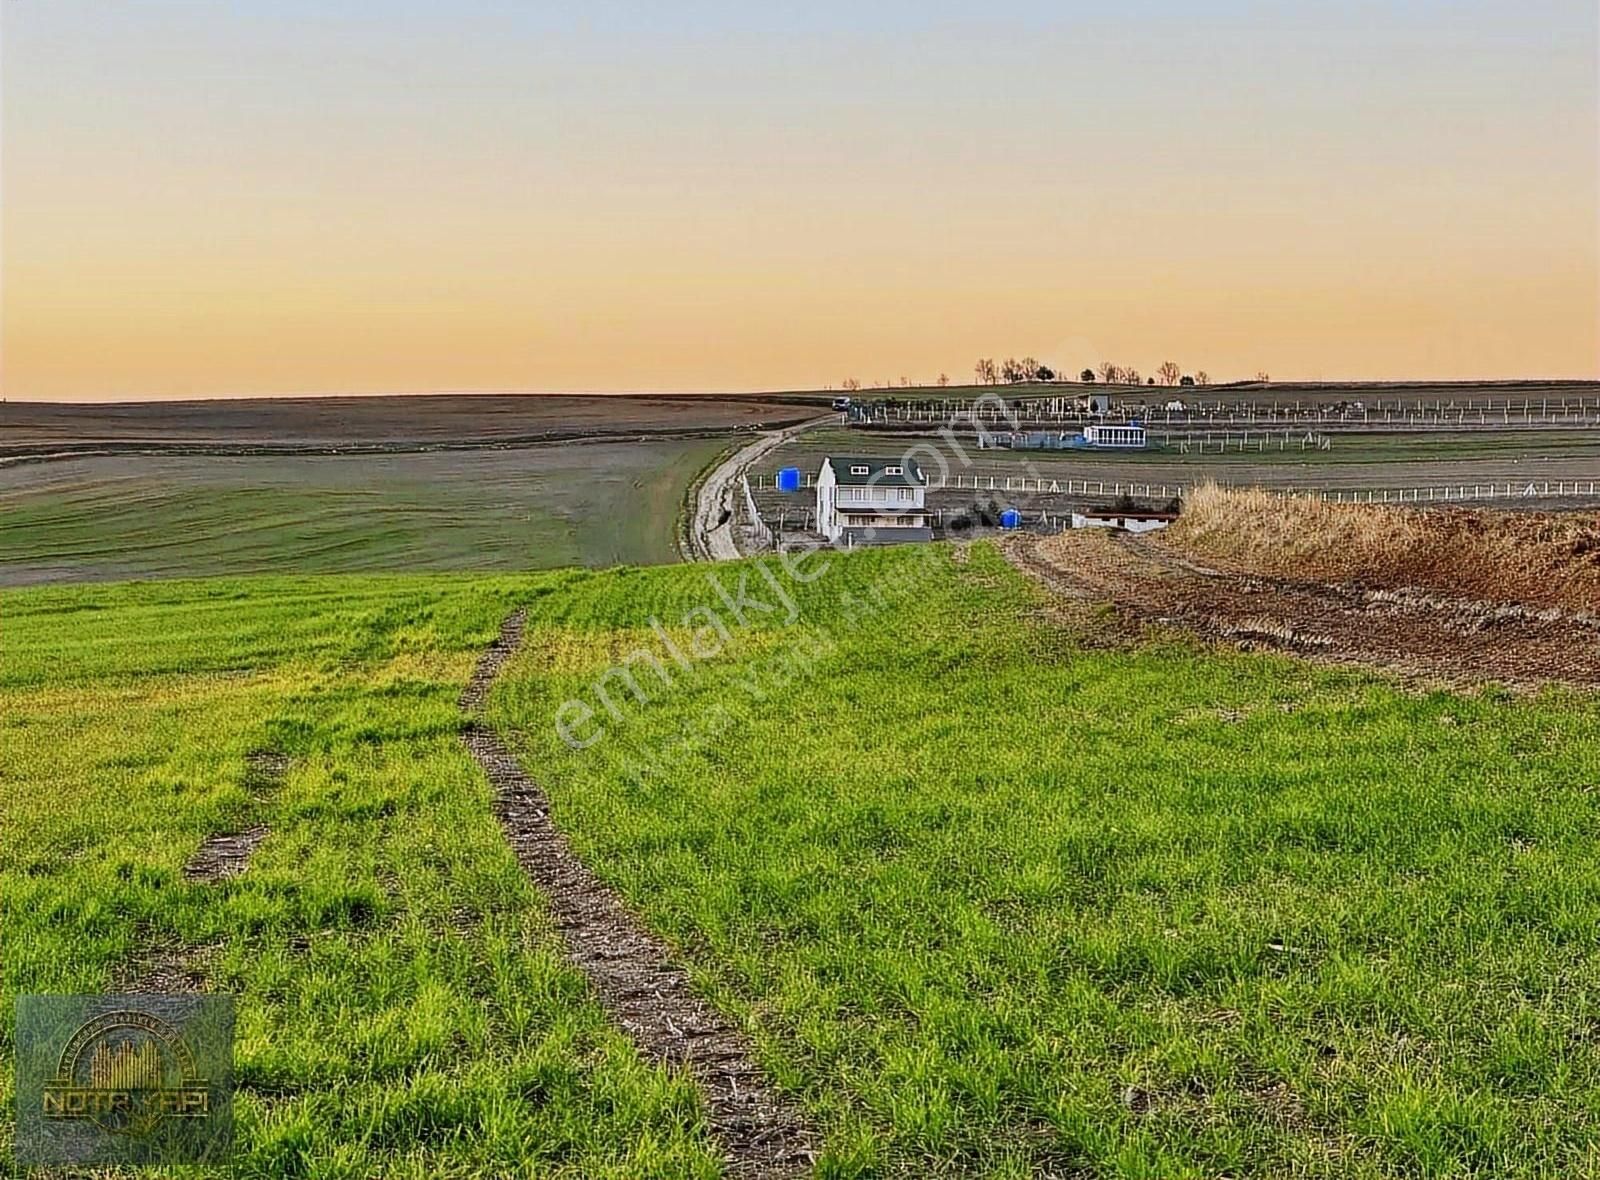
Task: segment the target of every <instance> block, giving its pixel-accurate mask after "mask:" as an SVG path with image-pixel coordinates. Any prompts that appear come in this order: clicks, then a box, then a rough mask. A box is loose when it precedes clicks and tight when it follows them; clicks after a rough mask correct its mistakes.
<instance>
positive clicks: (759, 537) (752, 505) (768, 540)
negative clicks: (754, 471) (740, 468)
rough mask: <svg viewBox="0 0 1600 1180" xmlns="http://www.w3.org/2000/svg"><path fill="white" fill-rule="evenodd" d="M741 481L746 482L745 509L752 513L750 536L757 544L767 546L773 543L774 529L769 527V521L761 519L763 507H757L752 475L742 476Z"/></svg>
mask: <svg viewBox="0 0 1600 1180" xmlns="http://www.w3.org/2000/svg"><path fill="white" fill-rule="evenodd" d="M740 482H741V483H743V484H744V506H745V511H747V512H748V513H749V514H750V536H751V539H752V540H754V541H755V542H756V544H758V545H760V546H762V547H766V546H769V545H771V544H772V530H771V529H769V528H768V527H767V522H766V521H764V520H762V519H761V509H759V508H757V507H756V497H755V493H754V492H752V491H751V490H750V477H749V476H748V475H745V476H741V477H740Z"/></svg>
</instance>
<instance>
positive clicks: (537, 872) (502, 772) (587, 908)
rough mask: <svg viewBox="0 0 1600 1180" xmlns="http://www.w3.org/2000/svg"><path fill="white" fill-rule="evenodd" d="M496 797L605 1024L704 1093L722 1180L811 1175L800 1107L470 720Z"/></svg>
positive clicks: (507, 648) (487, 663) (519, 620)
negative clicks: (774, 1085)
mask: <svg viewBox="0 0 1600 1180" xmlns="http://www.w3.org/2000/svg"><path fill="white" fill-rule="evenodd" d="M525 618H526V615H525V612H523V611H517V612H516V613H515V614H513V615H511V616H510V617H509V618H507V619H506V621H505V623H504V625H503V626H502V628H501V632H500V638H499V639H498V640H497V641H496V642H495V643H494V644H493V646H491V647H490V648H489V649H488V650H487V651H485V652H484V654H483V657H482V658H481V659H480V660H479V662H478V667H477V670H476V671H475V672H474V673H473V676H472V680H471V682H470V683H469V684H468V685H467V688H466V691H465V692H463V693H462V696H461V706H462V708H463V710H465V711H466V712H468V713H469V714H471V713H473V712H475V711H476V710H477V709H479V708H480V707H481V706H482V704H483V701H484V698H485V697H486V696H487V695H488V692H489V688H490V685H491V684H492V682H493V680H494V677H495V675H496V674H497V673H498V672H499V670H500V668H501V667H502V666H503V665H504V664H505V662H506V660H507V659H509V658H510V657H511V655H512V654H513V653H514V652H515V651H516V649H517V647H518V645H519V644H520V643H521V642H522V630H523V624H524V622H525ZM462 741H463V742H465V744H466V747H467V749H468V750H470V751H471V752H472V756H473V757H474V758H476V759H477V760H478V764H479V765H480V766H482V767H483V770H484V773H485V774H486V775H487V776H488V778H489V782H490V784H491V785H492V786H493V787H494V795H495V814H496V815H497V816H498V817H499V819H500V823H501V825H502V826H503V827H504V828H505V832H506V839H507V840H508V841H509V842H510V844H511V847H512V848H513V849H514V850H515V851H516V854H517V859H518V861H520V862H521V864H522V867H523V870H524V871H525V872H526V873H527V874H528V876H529V877H530V878H532V880H533V882H534V884H536V885H537V886H538V887H539V889H540V890H541V891H542V892H543V893H544V895H545V897H546V898H547V899H548V901H549V905H550V912H551V915H552V917H553V918H554V919H555V922H556V926H557V928H558V929H559V930H560V931H561V936H562V939H563V940H564V941H565V943H566V950H567V957H568V958H569V959H570V961H571V962H572V963H573V964H574V965H575V966H577V967H578V969H579V970H581V971H582V972H583V973H584V975H586V976H587V977H588V979H589V983H590V985H591V986H592V987H593V989H594V991H595V994H596V996H597V997H598V998H599V1000H600V1002H601V1004H602V1005H604V1006H605V1009H606V1011H607V1012H608V1013H610V1015H611V1017H612V1019H613V1020H615V1021H616V1022H617V1024H619V1025H620V1026H621V1027H622V1028H623V1030H624V1031H626V1032H627V1034H628V1035H629V1036H630V1037H631V1038H632V1039H633V1041H634V1043H635V1044H637V1045H638V1046H639V1047H640V1049H642V1050H643V1051H644V1052H645V1053H646V1054H648V1055H649V1056H651V1057H653V1058H655V1059H656V1060H658V1061H665V1062H668V1063H671V1064H673V1065H678V1066H683V1067H686V1068H687V1069H688V1070H689V1072H690V1073H691V1075H692V1076H693V1077H694V1079H695V1081H696V1082H697V1083H698V1084H699V1086H700V1088H701V1091H702V1093H703V1094H704V1095H705V1100H706V1106H707V1109H708V1121H709V1123H710V1127H711V1132H712V1134H713V1135H715V1136H716V1137H717V1139H718V1141H719V1142H720V1143H721V1145H722V1147H723V1150H724V1153H725V1155H726V1161H727V1165H728V1174H729V1175H730V1176H740V1177H784V1176H803V1175H806V1174H808V1173H809V1172H810V1170H811V1166H812V1162H813V1160H814V1159H815V1155H816V1146H817V1143H818V1137H817V1135H816V1134H815V1132H814V1131H813V1130H812V1129H811V1128H810V1127H809V1126H808V1125H807V1123H806V1121H805V1119H804V1117H803V1115H802V1114H801V1112H800V1111H799V1109H798V1108H797V1107H796V1106H795V1105H794V1104H793V1103H791V1102H789V1101H788V1100H787V1099H785V1098H784V1097H783V1096H781V1095H779V1094H778V1093H776V1092H775V1091H773V1090H772V1089H771V1088H770V1087H769V1086H768V1085H767V1082H766V1079H765V1077H764V1076H763V1075H762V1072H761V1069H760V1067H759V1066H757V1065H756V1064H755V1060H754V1052H753V1047H752V1046H751V1044H750V1041H749V1039H748V1038H747V1037H745V1036H744V1034H743V1033H741V1032H740V1031H739V1030H738V1029H736V1028H735V1027H734V1026H733V1025H732V1024H731V1023H730V1022H729V1021H728V1020H727V1019H726V1018H725V1017H724V1016H723V1015H722V1014H721V1013H719V1012H718V1011H716V1009H714V1008H712V1007H711V1006H710V1005H709V1004H707V1003H706V1002H705V1001H704V1000H702V999H701V998H700V997H699V996H697V995H696V994H695V993H694V990H693V988H692V987H691V986H690V983H689V978H688V976H687V975H686V974H685V972H684V971H683V969H682V968H681V967H679V966H678V965H677V964H675V963H674V962H673V961H672V952H671V950H670V949H669V948H668V947H667V945H666V944H665V943H663V942H662V941H661V940H660V939H658V938H657V937H655V936H654V935H653V934H651V933H650V932H649V931H648V930H647V929H646V928H645V927H644V925H643V924H642V923H641V922H640V921H639V920H638V919H637V918H636V917H635V916H634V915H633V914H632V913H631V912H630V911H629V910H628V908H627V906H626V905H625V904H624V903H623V901H622V899H621V898H620V897H618V896H617V894H616V893H614V892H613V891H612V890H610V889H609V888H607V887H606V886H605V885H603V884H601V882H600V881H599V880H598V879H597V878H596V877H595V876H594V874H593V873H591V872H590V871H589V870H588V869H587V868H586V867H585V866H584V865H583V863H582V862H581V861H580V860H579V859H578V858H577V856H576V855H574V854H573V851H572V849H571V847H570V846H569V845H568V843H567V840H566V838H565V837H564V836H563V835H562V834H561V832H560V831H558V830H557V829H556V827H555V825H554V824H553V823H552V822H551V820H550V806H549V802H548V801H547V800H546V798H545V796H544V792H543V791H541V790H540V789H539V788H538V787H537V786H536V785H535V784H534V783H533V782H532V781H531V780H530V779H529V778H528V777H527V776H526V775H525V774H524V773H523V772H522V768H521V766H520V765H518V763H517V760H516V759H515V758H514V757H512V755H511V753H510V751H508V750H507V749H506V748H505V746H504V745H503V744H502V743H501V742H500V739H499V738H498V737H496V736H495V734H494V733H493V732H492V731H490V730H489V729H488V728H486V727H485V726H482V725H480V724H478V723H477V722H475V721H474V722H471V723H469V724H468V726H467V728H466V730H465V732H464V733H463V734H462Z"/></svg>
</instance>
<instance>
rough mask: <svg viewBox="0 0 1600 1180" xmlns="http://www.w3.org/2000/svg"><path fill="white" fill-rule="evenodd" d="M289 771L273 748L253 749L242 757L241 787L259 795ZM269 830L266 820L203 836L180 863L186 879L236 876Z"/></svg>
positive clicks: (210, 880)
mask: <svg viewBox="0 0 1600 1180" xmlns="http://www.w3.org/2000/svg"><path fill="white" fill-rule="evenodd" d="M288 772H289V759H288V758H287V757H286V756H284V755H283V754H280V753H278V752H277V751H275V750H254V751H252V752H251V753H250V754H249V755H248V756H247V757H246V759H245V787H246V789H248V790H249V791H250V793H251V795H253V796H256V797H257V798H259V797H260V796H262V795H266V794H269V793H271V792H272V791H275V790H277V789H278V787H280V786H282V785H283V778H284V775H286V774H287V773H288ZM270 831H271V829H270V828H268V827H267V825H266V824H252V825H251V826H250V827H248V828H245V829H243V830H242V831H238V832H218V833H216V834H215V835H211V836H207V837H206V838H205V840H204V841H203V842H202V843H201V845H200V847H199V848H197V849H196V850H195V853H194V855H193V856H191V857H190V858H189V863H188V864H186V865H184V866H183V875H184V878H185V879H186V880H189V881H200V882H204V883H214V882H217V881H226V880H228V879H229V878H230V877H237V876H238V875H239V874H240V873H242V872H244V871H245V869H247V868H249V867H250V854H251V853H253V852H254V851H255V850H256V847H257V846H258V845H259V844H260V843H261V841H263V840H265V839H266V838H267V835H268V833H269V832H270Z"/></svg>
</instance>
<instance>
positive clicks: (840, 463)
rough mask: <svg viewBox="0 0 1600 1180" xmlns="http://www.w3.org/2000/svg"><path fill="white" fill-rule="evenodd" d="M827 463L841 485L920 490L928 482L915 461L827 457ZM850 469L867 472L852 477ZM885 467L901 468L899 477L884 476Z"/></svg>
mask: <svg viewBox="0 0 1600 1180" xmlns="http://www.w3.org/2000/svg"><path fill="white" fill-rule="evenodd" d="M827 461H828V462H829V463H832V464H833V476H834V478H835V479H837V480H838V481H839V482H840V483H843V484H851V485H858V484H871V485H873V486H874V487H885V488H893V487H903V488H920V487H922V486H923V485H925V484H926V483H927V482H928V481H927V479H926V478H925V477H924V476H923V474H922V468H920V467H918V466H917V461H916V460H915V459H863V458H860V457H859V456H857V457H855V458H848V457H842V456H839V455H829V456H828V458H827ZM852 467H865V468H866V469H867V470H866V472H865V473H864V474H861V475H852V474H851V472H850V469H851V468H852ZM886 467H899V468H902V469H903V470H902V473H901V474H900V475H885V474H884V469H885V468H886Z"/></svg>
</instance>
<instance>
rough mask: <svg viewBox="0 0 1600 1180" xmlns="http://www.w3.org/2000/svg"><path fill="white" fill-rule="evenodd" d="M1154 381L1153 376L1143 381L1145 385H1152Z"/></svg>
mask: <svg viewBox="0 0 1600 1180" xmlns="http://www.w3.org/2000/svg"><path fill="white" fill-rule="evenodd" d="M1155 383H1156V379H1155V378H1154V377H1152V378H1150V380H1149V381H1147V382H1145V384H1146V385H1154V384H1155Z"/></svg>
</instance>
